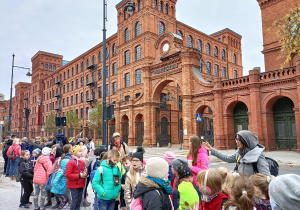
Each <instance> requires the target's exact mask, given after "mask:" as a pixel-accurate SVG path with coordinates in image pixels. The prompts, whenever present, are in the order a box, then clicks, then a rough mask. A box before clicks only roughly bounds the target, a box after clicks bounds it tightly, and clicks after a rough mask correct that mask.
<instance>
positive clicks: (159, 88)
mask: <svg viewBox="0 0 300 210" xmlns="http://www.w3.org/2000/svg"><path fill="white" fill-rule="evenodd" d="M171 82H175V83H177V84H179V86H180V87H182V85H181V82H179V81H177V80H176V79H175V78H174V77H170V76H166V77H165V78H163V79H161V80H159V82H158V83H157V84H156V85H155V86H154V87H153V88H152V90H154V91H153V94H152V99H153V102H159V101H160V93H161V92H162V90H163V89H164V88H165V87H166V86H167V85H168V84H169V83H171Z"/></svg>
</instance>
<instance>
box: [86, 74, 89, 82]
mask: <svg viewBox="0 0 300 210" xmlns="http://www.w3.org/2000/svg"><path fill="white" fill-rule="evenodd" d="M88 83H90V75H88V74H87V75H86V84H88Z"/></svg>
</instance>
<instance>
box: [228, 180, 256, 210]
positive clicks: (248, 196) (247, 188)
mask: <svg viewBox="0 0 300 210" xmlns="http://www.w3.org/2000/svg"><path fill="white" fill-rule="evenodd" d="M232 196H233V197H232V199H230V200H228V201H227V202H226V203H225V206H224V207H225V208H224V209H225V210H234V209H237V210H239V209H242V210H254V209H255V210H256V208H255V206H254V202H253V197H254V186H253V184H252V182H251V181H250V179H249V178H248V177H246V176H238V177H236V178H234V180H233V186H232Z"/></svg>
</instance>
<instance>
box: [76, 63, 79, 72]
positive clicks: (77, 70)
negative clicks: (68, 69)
mask: <svg viewBox="0 0 300 210" xmlns="http://www.w3.org/2000/svg"><path fill="white" fill-rule="evenodd" d="M76 74H79V66H78V64H77V65H76Z"/></svg>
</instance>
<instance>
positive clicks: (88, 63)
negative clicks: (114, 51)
mask: <svg viewBox="0 0 300 210" xmlns="http://www.w3.org/2000/svg"><path fill="white" fill-rule="evenodd" d="M89 65H90V60H89V59H87V60H86V67H88V66H89Z"/></svg>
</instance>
